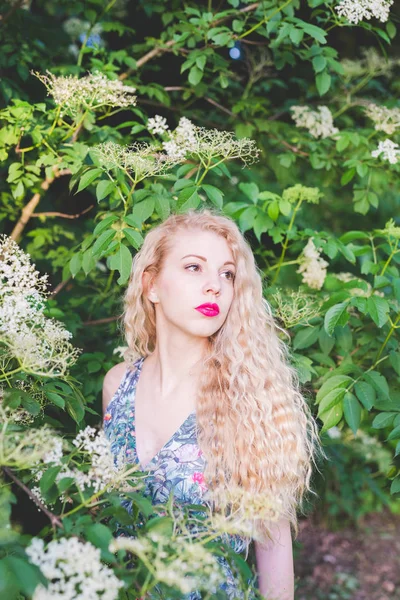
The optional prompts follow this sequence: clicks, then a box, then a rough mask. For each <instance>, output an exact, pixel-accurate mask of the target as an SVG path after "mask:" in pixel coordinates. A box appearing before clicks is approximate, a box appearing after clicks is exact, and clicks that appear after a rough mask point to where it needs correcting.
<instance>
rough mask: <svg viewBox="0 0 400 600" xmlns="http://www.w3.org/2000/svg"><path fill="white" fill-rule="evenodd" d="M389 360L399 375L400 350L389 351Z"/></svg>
mask: <svg viewBox="0 0 400 600" xmlns="http://www.w3.org/2000/svg"><path fill="white" fill-rule="evenodd" d="M389 360H390V364H391V365H392V367H393V369H394V370H395V371H396V373H397V375H400V352H394V351H393V350H392V351H391V352H389Z"/></svg>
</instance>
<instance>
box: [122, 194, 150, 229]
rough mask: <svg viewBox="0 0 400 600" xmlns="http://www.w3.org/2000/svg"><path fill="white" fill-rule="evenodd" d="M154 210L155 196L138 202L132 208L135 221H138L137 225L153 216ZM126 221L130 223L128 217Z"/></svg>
mask: <svg viewBox="0 0 400 600" xmlns="http://www.w3.org/2000/svg"><path fill="white" fill-rule="evenodd" d="M153 212H154V198H147V199H146V200H143V202H138V204H135V206H134V207H133V209H132V212H131V214H130V215H128V216H131V217H132V219H133V221H134V222H136V223H137V226H139V227H141V225H142V224H143V223H144V222H145V221H147V219H149V218H150V217H151V215H152V214H153ZM125 221H126V222H127V223H128V221H127V218H125ZM129 225H131V223H129Z"/></svg>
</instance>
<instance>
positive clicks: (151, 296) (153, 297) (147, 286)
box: [142, 271, 159, 304]
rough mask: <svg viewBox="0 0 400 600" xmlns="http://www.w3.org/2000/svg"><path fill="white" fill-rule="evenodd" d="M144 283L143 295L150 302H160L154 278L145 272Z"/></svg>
mask: <svg viewBox="0 0 400 600" xmlns="http://www.w3.org/2000/svg"><path fill="white" fill-rule="evenodd" d="M142 281H143V293H144V295H145V296H146V298H147V299H148V300H150V302H153V304H156V303H157V302H159V298H158V295H157V291H156V284H155V280H154V276H153V277H152V274H151V273H149V272H148V271H144V273H143V275H142Z"/></svg>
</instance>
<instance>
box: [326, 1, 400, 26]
mask: <svg viewBox="0 0 400 600" xmlns="http://www.w3.org/2000/svg"><path fill="white" fill-rule="evenodd" d="M393 2H394V0H341V2H339V4H338V5H337V6H336V7H335V9H336V11H337V13H338V15H339V16H340V17H344V18H345V19H347V21H349V22H350V23H354V24H355V25H357V23H359V22H360V21H364V20H367V21H369V20H370V19H372V17H374V18H375V19H379V21H381V22H382V23H384V22H386V21H387V20H388V19H389V12H390V7H391V6H392V4H393Z"/></svg>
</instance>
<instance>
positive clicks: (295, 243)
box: [0, 0, 400, 589]
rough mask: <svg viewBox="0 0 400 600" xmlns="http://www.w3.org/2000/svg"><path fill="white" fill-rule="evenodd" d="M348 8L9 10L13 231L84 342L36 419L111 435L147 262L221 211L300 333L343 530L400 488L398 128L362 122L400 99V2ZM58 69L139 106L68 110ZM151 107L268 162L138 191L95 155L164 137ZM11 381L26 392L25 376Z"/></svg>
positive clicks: (4, 150)
mask: <svg viewBox="0 0 400 600" xmlns="http://www.w3.org/2000/svg"><path fill="white" fill-rule="evenodd" d="M336 4H337V3H336V2H334V1H330V0H328V1H321V0H307V2H300V1H299V0H286V1H281V2H278V1H274V0H271V1H261V2H252V3H249V2H239V1H238V0H230V1H228V2H216V1H215V0H209V1H208V2H205V1H203V2H177V1H174V0H167V1H156V0H152V1H151V2H148V1H144V0H143V1H142V0H140V1H135V2H132V1H131V2H129V1H128V2H123V1H122V0H111V2H109V3H108V4H107V5H106V4H105V3H104V2H102V1H101V0H89V1H87V2H79V1H75V0H73V1H71V0H68V1H65V0H57V2H56V1H50V0H47V1H44V0H38V1H37V2H35V3H32V5H31V4H30V3H29V2H28V3H25V2H18V1H17V2H13V3H4V5H3V8H2V21H1V22H0V35H1V41H2V52H1V55H0V69H1V74H2V79H1V81H0V97H1V104H2V108H1V110H0V122H1V131H0V159H1V173H2V177H1V182H0V217H1V224H0V232H3V233H6V234H8V235H11V236H12V237H13V239H15V240H16V241H17V242H18V243H19V244H20V246H21V247H22V248H23V249H24V250H25V251H27V252H29V253H30V255H31V257H32V261H33V262H34V263H35V264H36V267H37V268H38V269H39V270H40V271H41V272H47V273H49V275H50V280H51V286H52V289H53V293H52V295H51V297H50V298H49V300H48V305H47V309H46V314H47V315H48V316H50V317H56V318H57V319H60V320H62V321H63V322H64V323H65V325H66V327H67V328H68V329H69V330H70V331H71V332H72V333H73V335H74V343H75V344H76V345H77V346H78V347H80V348H82V349H83V352H82V354H81V356H80V358H79V360H78V362H77V363H76V365H75V366H74V367H73V369H72V372H71V376H70V379H69V383H68V381H66V383H65V385H66V387H65V388H64V391H63V393H60V395H61V396H62V398H63V401H62V403H60V401H59V400H58V404H57V405H56V404H55V403H54V398H55V396H54V395H53V397H52V396H51V393H50V394H47V396H46V397H45V398H44V399H43V401H42V402H41V403H40V406H39V407H37V406H36V407H34V408H32V411H36V412H37V413H38V414H37V417H36V425H40V424H42V423H46V422H47V423H50V424H52V425H56V426H59V427H62V429H63V431H64V432H65V433H73V432H75V431H76V430H77V429H79V428H81V427H82V426H83V425H84V423H90V424H99V422H100V414H101V410H100V406H101V387H102V380H103V376H104V374H105V372H106V371H107V370H108V369H109V368H110V367H111V366H112V365H113V364H115V363H116V362H119V361H120V358H119V357H118V355H117V354H116V353H114V349H115V348H117V347H118V346H121V345H123V344H124V342H123V340H122V339H121V337H120V334H119V329H118V320H117V319H118V317H119V315H120V313H121V297H122V293H123V291H124V289H125V285H126V282H127V280H128V276H129V271H130V267H131V262H132V256H133V255H134V253H135V252H136V251H137V250H138V248H140V245H141V243H142V240H143V236H144V235H145V233H146V231H148V230H149V229H150V228H152V227H153V226H154V225H156V224H157V223H159V222H160V221H161V220H163V219H165V218H166V217H167V216H168V215H169V214H170V212H171V211H178V212H179V211H185V210H187V209H188V208H197V207H201V206H203V205H210V206H213V207H214V208H215V207H216V208H218V209H219V210H221V211H222V213H224V214H227V215H229V216H231V217H233V218H234V219H235V220H236V221H237V222H238V224H239V226H240V228H241V230H242V231H243V232H244V233H245V235H246V238H247V239H248V240H249V242H250V243H251V245H252V248H253V251H254V253H255V255H256V258H257V262H258V265H259V267H260V268H261V270H262V272H263V274H264V282H265V296H266V298H267V299H268V301H269V302H270V304H271V306H272V308H273V310H274V314H275V316H276V318H277V320H278V322H279V323H280V324H281V325H282V327H284V328H286V329H287V330H288V331H289V333H290V336H291V350H292V359H293V362H294V364H295V365H296V367H297V368H298V371H299V374H300V379H301V382H302V384H303V388H304V392H305V394H306V395H307V396H308V398H309V401H310V404H311V406H312V408H313V411H314V414H315V415H316V416H317V417H318V419H319V422H320V424H321V429H322V437H323V440H324V443H325V450H326V452H327V454H328V456H329V459H330V460H329V461H328V462H326V463H325V464H324V465H322V467H321V470H322V474H321V475H318V474H316V477H315V486H316V489H317V491H318V494H319V497H318V500H317V501H316V502H314V505H313V510H314V511H315V512H316V513H317V514H319V516H320V518H324V519H326V520H329V521H330V523H331V525H332V526H333V525H335V526H340V525H341V524H343V522H344V521H346V520H350V521H352V522H353V521H357V520H358V519H359V517H361V516H362V515H364V514H366V513H368V512H369V511H373V510H379V509H381V508H382V507H383V506H384V505H385V506H388V507H389V508H391V510H398V509H396V495H397V494H398V493H399V492H400V475H399V465H400V463H399V454H400V387H399V377H400V352H399V348H398V340H399V334H398V330H399V327H400V279H399V263H400V248H399V240H400V223H399V220H398V219H399V207H400V202H399V192H398V185H397V184H398V177H399V172H400V167H399V165H400V162H398V163H397V164H390V163H389V162H387V161H384V160H382V159H379V158H373V157H372V156H371V152H372V151H373V150H375V149H376V147H377V145H378V142H379V141H382V140H383V139H385V138H387V137H390V139H392V140H393V141H394V142H396V141H397V143H398V142H399V141H400V139H399V138H400V136H399V133H398V130H397V131H395V132H394V133H393V134H392V135H390V136H388V135H386V134H384V133H383V132H382V131H377V130H376V129H375V128H374V123H373V122H372V121H371V119H369V118H367V116H366V114H365V107H366V106H367V105H368V103H369V102H374V103H375V104H378V105H384V106H386V107H388V108H396V107H397V108H400V104H399V100H398V97H399V89H400V83H399V81H400V80H399V78H398V74H399V69H400V55H399V45H398V38H397V37H396V26H397V24H398V21H399V16H400V15H399V12H398V7H397V8H396V7H392V11H391V18H390V20H389V21H388V22H386V23H380V22H379V21H377V20H374V19H372V20H371V21H364V22H360V23H359V24H358V25H357V26H352V25H350V24H349V23H348V22H346V21H345V20H344V19H340V18H339V17H338V16H337V13H336V12H335V6H336ZM71 18H76V19H79V20H80V25H79V22H76V23H75V33H74V32H73V31H72V33H71V28H70V30H69V31H70V33H67V31H66V29H65V23H66V21H67V20H68V19H71ZM82 23H84V25H82ZM85 24H86V25H85ZM79 27H80V28H81V29H80V31H81V35H80V37H79V36H78V33H79ZM82 28H83V29H82ZM82 31H83V33H82ZM77 32H78V33H77ZM234 46H235V47H237V48H239V49H240V52H241V57H240V59H239V60H233V59H231V58H230V55H229V50H230V49H231V48H232V47H234ZM46 70H49V71H50V72H51V73H53V74H55V75H57V76H59V75H75V76H78V77H83V76H85V75H86V74H87V73H88V72H94V71H96V70H97V71H100V72H101V73H103V74H105V75H106V76H107V77H108V78H109V79H111V80H116V79H119V80H120V81H123V82H124V84H126V85H130V86H133V87H135V88H136V94H137V98H138V100H137V105H136V106H135V107H131V108H123V109H113V108H112V107H99V108H97V109H93V108H90V107H89V108H86V109H85V108H82V109H81V110H80V112H78V113H77V114H74V115H73V116H69V115H68V114H67V113H66V114H62V111H61V110H60V107H59V106H57V105H56V104H55V102H54V101H53V99H52V98H51V97H49V96H47V95H46V89H45V87H44V86H43V85H42V83H41V82H40V81H39V79H38V78H37V77H34V76H33V74H32V71H35V72H36V73H42V74H45V73H46ZM294 105H306V106H309V107H310V108H313V109H316V108H317V107H318V106H328V107H329V109H330V111H331V113H332V115H333V118H334V124H335V126H336V127H337V128H338V129H339V133H338V134H337V135H335V136H333V137H327V138H321V139H318V138H315V137H313V136H312V135H311V134H310V133H309V132H308V131H307V129H305V128H299V127H296V126H295V123H294V120H293V118H292V116H291V111H290V109H291V107H292V106H294ZM155 114H159V115H162V116H165V117H166V119H167V121H168V123H169V125H170V127H171V129H173V128H174V127H176V125H177V124H178V121H179V119H180V118H181V117H182V116H185V117H187V118H189V119H191V120H192V122H193V123H194V124H195V125H199V126H204V127H206V128H208V129H213V128H215V129H218V130H225V131H232V132H234V133H235V135H236V136H237V138H245V137H247V138H251V139H253V140H255V141H256V143H257V146H258V147H259V148H260V150H261V152H260V156H259V160H258V162H256V163H255V164H253V165H251V166H245V167H243V164H242V163H240V162H239V161H235V160H223V161H220V159H218V161H219V162H220V164H219V165H218V166H215V165H216V162H217V157H214V158H212V159H211V160H210V162H209V163H206V164H201V163H200V162H199V161H197V162H196V160H191V161H186V164H182V165H181V166H177V167H174V168H172V169H171V170H170V171H169V172H168V173H167V174H164V175H160V176H154V177H149V178H146V179H144V180H142V181H140V182H132V178H130V177H129V173H128V172H127V171H124V170H121V169H120V170H114V171H113V172H111V171H110V170H107V169H105V168H104V166H103V165H101V164H100V163H99V162H98V160H97V159H96V154H95V153H94V152H93V150H92V149H93V147H94V146H95V145H97V144H100V143H103V142H108V141H113V142H115V143H117V144H122V145H125V144H132V143H134V142H152V143H156V138H155V137H153V136H151V135H150V133H149V132H148V131H147V129H146V123H147V119H148V118H149V117H152V116H154V115H155ZM222 158H224V157H222ZM110 174H111V175H112V177H111V179H110ZM310 237H312V238H313V240H314V244H315V245H316V246H317V247H319V248H321V249H322V256H323V258H324V260H326V261H327V262H328V263H329V265H328V268H327V276H326V279H325V281H324V284H323V286H322V288H321V289H313V288H310V287H308V286H307V284H305V283H303V281H302V278H301V275H300V274H299V273H297V272H296V270H297V268H298V267H299V264H300V263H299V257H300V255H301V253H302V250H303V248H304V247H305V245H306V244H307V241H308V240H309V238H310ZM341 273H350V274H351V277H352V278H350V277H348V276H347V277H345V278H343V277H342V278H340V277H339V278H338V277H336V275H337V274H341ZM376 292H378V293H376ZM15 366H16V367H18V365H17V364H16V365H15ZM28 375H29V374H28ZM0 379H1V380H3V381H6V383H7V385H8V386H9V387H10V388H11V389H13V378H12V377H7V378H6V377H5V376H3V377H0ZM38 385H39V383H38ZM53 393H54V390H53ZM22 404H23V402H22ZM28 404H29V403H28ZM29 406H32V404H29ZM42 491H43V492H44V490H42ZM44 493H45V492H44ZM6 505H7V506H8V504H7V503H6V502H5V501H4V506H6ZM32 533H35V532H32ZM13 589H14V588H13ZM15 589H17V588H15Z"/></svg>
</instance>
